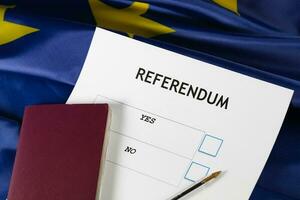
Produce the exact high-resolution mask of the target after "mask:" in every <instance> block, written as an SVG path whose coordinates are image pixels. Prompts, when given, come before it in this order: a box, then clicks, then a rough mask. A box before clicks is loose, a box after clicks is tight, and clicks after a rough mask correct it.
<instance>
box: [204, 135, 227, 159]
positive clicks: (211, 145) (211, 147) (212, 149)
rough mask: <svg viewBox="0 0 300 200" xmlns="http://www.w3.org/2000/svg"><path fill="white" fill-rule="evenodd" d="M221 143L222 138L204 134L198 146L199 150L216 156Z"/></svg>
mask: <svg viewBox="0 0 300 200" xmlns="http://www.w3.org/2000/svg"><path fill="white" fill-rule="evenodd" d="M222 143H223V140H222V139H220V138H217V137H215V136H211V135H208V134H206V135H205V136H204V139H203V141H202V143H201V145H200V147H199V152H201V153H205V154H207V155H210V156H213V157H216V156H217V155H218V153H219V150H220V148H221V146H222Z"/></svg>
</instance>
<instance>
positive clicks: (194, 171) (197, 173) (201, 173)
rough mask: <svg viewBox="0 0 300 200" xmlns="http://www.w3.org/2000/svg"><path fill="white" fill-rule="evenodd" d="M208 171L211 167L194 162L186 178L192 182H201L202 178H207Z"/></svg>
mask: <svg viewBox="0 0 300 200" xmlns="http://www.w3.org/2000/svg"><path fill="white" fill-rule="evenodd" d="M208 171H209V167H206V166H204V165H201V164H199V163H196V162H192V163H191V165H190V167H189V169H188V171H187V172H186V174H185V176H184V178H185V179H187V180H189V181H192V182H196V181H200V180H201V179H202V178H204V177H205V176H207V174H208Z"/></svg>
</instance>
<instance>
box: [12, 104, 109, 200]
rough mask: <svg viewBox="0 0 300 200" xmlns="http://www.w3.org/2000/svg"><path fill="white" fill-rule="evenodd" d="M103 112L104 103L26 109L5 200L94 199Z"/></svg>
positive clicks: (105, 115) (102, 142)
mask: <svg viewBox="0 0 300 200" xmlns="http://www.w3.org/2000/svg"><path fill="white" fill-rule="evenodd" d="M108 114H109V109H108V105H107V104H90V105H84V104H83V105H65V104H64V105H39V106H30V107H27V108H26V109H25V113H24V118H23V124H22V128H21V133H20V141H19V144H18V148H17V155H16V160H15V164H14V169H13V175H12V179H11V184H10V189H9V194H8V200H95V199H96V196H97V195H98V193H99V186H100V182H101V181H100V179H101V178H98V177H101V172H100V171H101V170H100V163H101V157H104V156H105V152H106V147H104V148H103V146H105V145H106V141H105V140H106V139H105V133H106V130H107V122H108ZM106 138H107V137H106ZM102 160H103V159H102ZM104 160H105V159H104ZM103 164H104V162H103ZM102 166H103V165H102V164H101V169H103V167H102Z"/></svg>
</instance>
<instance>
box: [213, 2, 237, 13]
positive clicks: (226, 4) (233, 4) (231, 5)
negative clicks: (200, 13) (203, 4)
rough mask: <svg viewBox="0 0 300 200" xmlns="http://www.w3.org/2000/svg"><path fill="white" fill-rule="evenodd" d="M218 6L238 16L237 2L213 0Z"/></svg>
mask: <svg viewBox="0 0 300 200" xmlns="http://www.w3.org/2000/svg"><path fill="white" fill-rule="evenodd" d="M213 1H214V2H215V3H216V4H219V5H220V6H222V7H224V8H227V9H228V10H231V11H232V12H235V13H237V14H238V3H237V0H213Z"/></svg>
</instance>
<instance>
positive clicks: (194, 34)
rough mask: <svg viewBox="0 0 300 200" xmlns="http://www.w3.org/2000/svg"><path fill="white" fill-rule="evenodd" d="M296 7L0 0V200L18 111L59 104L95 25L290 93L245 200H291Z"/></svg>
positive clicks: (297, 193)
mask: <svg viewBox="0 0 300 200" xmlns="http://www.w3.org/2000/svg"><path fill="white" fill-rule="evenodd" d="M299 9H300V1H295V0H284V1H282V0H260V1H256V2H253V1H250V0H163V1H162V0H142V1H131V0H76V1H72V0H43V1H38V0H0V199H5V198H6V194H7V190H8V185H9V181H10V175H11V172H12V167H13V161H14V156H15V151H16V146H17V143H18V132H19V127H20V124H21V121H22V114H23V109H24V106H26V105H30V104H40V103H64V102H65V101H66V99H67V98H68V96H69V94H70V92H71V91H72V88H73V86H74V85H75V83H76V80H77V78H78V75H79V73H80V70H81V68H82V66H83V63H84V61H85V58H86V55H87V51H88V49H89V46H90V43H91V39H92V37H93V33H94V29H95V28H94V27H95V26H100V27H103V28H106V29H109V30H112V31H115V32H117V33H120V34H124V35H127V36H128V37H132V38H134V39H138V40H142V41H144V42H147V43H150V44H154V45H157V46H160V47H163V48H166V49H170V50H172V51H175V52H178V53H181V54H185V55H188V56H190V57H193V58H196V59H200V60H203V61H206V62H209V63H212V64H216V65H219V66H221V67H224V68H227V69H231V70H233V71H237V72H240V73H243V74H246V75H249V76H252V77H256V78H259V79H262V80H265V81H269V82H272V83H275V84H278V85H281V86H284V87H288V88H291V89H293V90H295V93H294V97H293V100H292V103H291V105H290V108H289V111H288V114H287V117H286V119H285V122H284V125H283V128H282V130H281V132H280V134H279V136H278V139H277V142H276V144H275V146H274V148H273V150H272V153H271V155H270V157H269V160H268V162H267V164H266V166H265V168H264V171H263V173H262V174H261V177H260V179H259V181H258V183H257V185H256V187H255V189H254V191H253V193H252V196H251V199H255V200H258V199H267V200H268V199H270V200H271V199H272V200H273V199H283V200H295V199H300V123H299V119H300V59H299V56H300V37H299V34H300V12H299ZM115 57H116V58H117V57H118V55H115ZM100 59H101V58H100Z"/></svg>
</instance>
